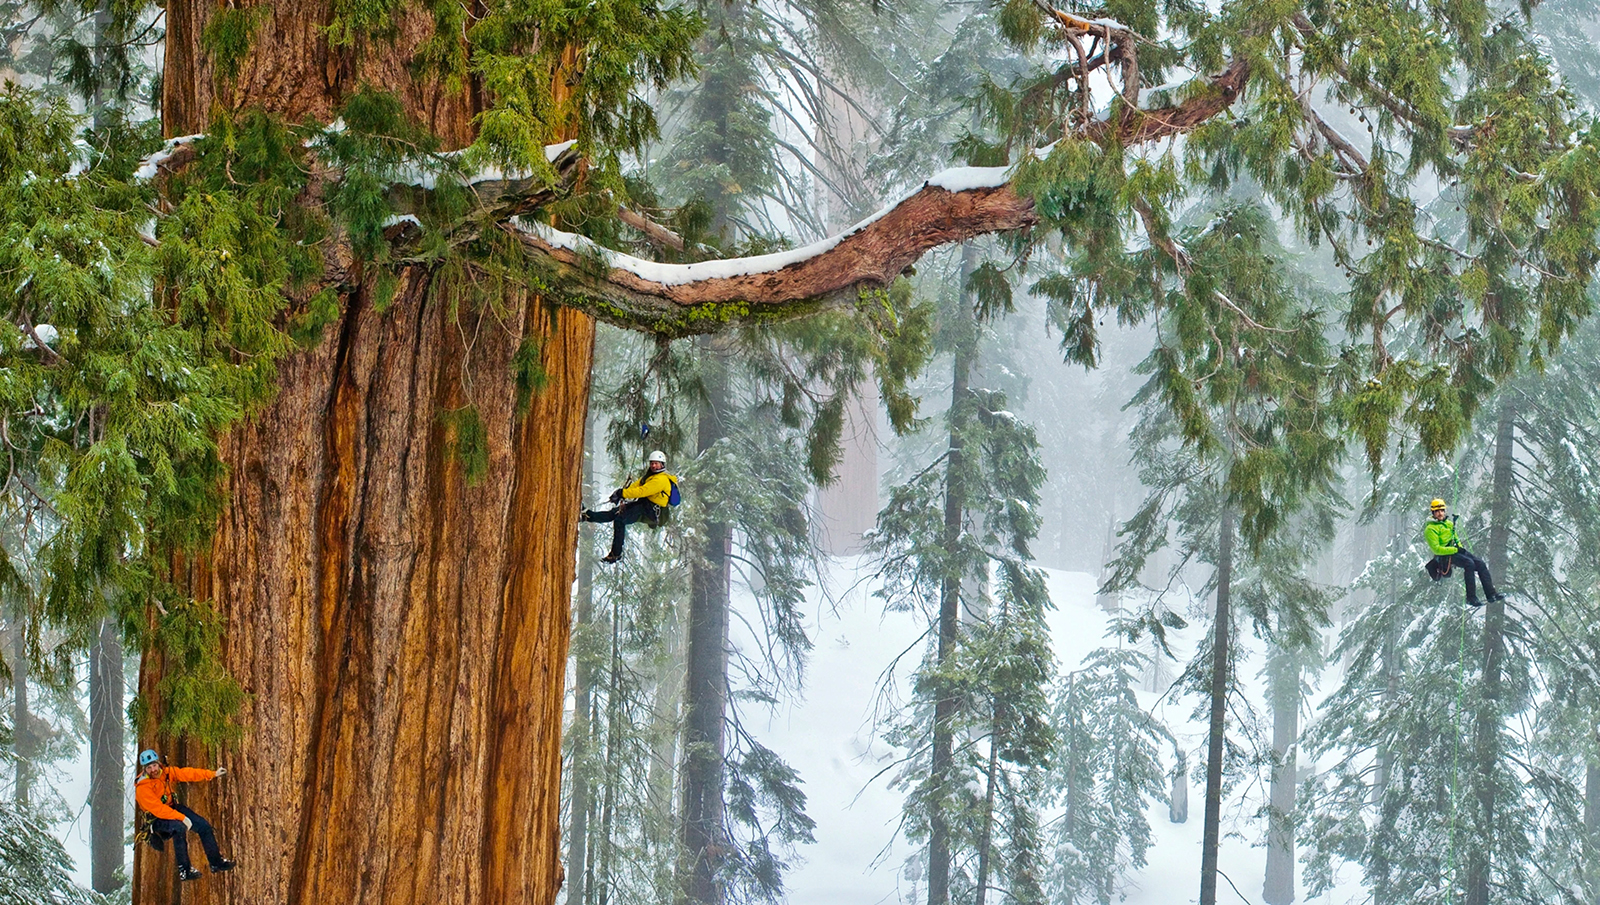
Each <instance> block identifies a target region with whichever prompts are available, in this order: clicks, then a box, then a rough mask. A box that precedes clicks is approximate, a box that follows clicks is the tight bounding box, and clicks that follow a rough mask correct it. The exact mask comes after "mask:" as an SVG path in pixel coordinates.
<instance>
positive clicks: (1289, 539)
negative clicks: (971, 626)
mask: <svg viewBox="0 0 1600 905" xmlns="http://www.w3.org/2000/svg"><path fill="white" fill-rule="evenodd" d="M1181 241H1182V247H1183V248H1184V249H1185V251H1184V258H1185V259H1186V261H1187V262H1188V263H1187V264H1186V265H1185V266H1186V267H1192V271H1191V272H1189V273H1188V274H1187V276H1186V277H1185V278H1183V279H1178V280H1174V281H1172V282H1169V283H1168V284H1167V286H1166V287H1163V286H1162V285H1161V284H1156V285H1155V286H1154V287H1151V291H1154V292H1157V293H1171V294H1172V295H1174V296H1178V297H1179V298H1176V299H1170V300H1168V301H1167V302H1166V303H1165V307H1167V308H1168V309H1169V310H1171V311H1172V312H1173V314H1172V316H1171V323H1170V324H1169V325H1166V326H1165V327H1164V329H1163V331H1162V336H1161V338H1159V339H1158V342H1157V345H1156V348H1155V350H1154V351H1153V352H1152V353H1151V354H1150V356H1149V358H1148V359H1146V361H1145V363H1144V364H1143V365H1142V369H1143V370H1144V371H1145V373H1148V374H1149V375H1150V380H1149V382H1148V383H1147V384H1146V385H1145V387H1144V388H1143V389H1141V390H1140V392H1139V395H1138V396H1137V397H1135V403H1136V404H1140V405H1142V406H1144V407H1145V408H1146V413H1145V415H1144V416H1143V417H1142V419H1141V424H1140V427H1139V428H1138V429H1137V431H1136V435H1135V441H1136V444H1137V446H1136V450H1137V451H1136V457H1138V458H1140V459H1141V460H1142V462H1143V463H1144V466H1143V468H1144V475H1143V477H1144V480H1145V483H1146V484H1147V485H1148V486H1150V487H1151V488H1152V491H1151V496H1150V498H1149V499H1148V500H1147V501H1146V503H1145V504H1144V506H1143V508H1142V509H1141V510H1140V511H1139V512H1138V513H1137V514H1136V515H1135V516H1134V518H1133V519H1131V520H1130V521H1129V522H1128V524H1127V525H1126V526H1125V527H1124V530H1123V533H1124V536H1125V539H1124V541H1123V544H1122V546H1121V555H1120V556H1119V558H1118V562H1117V563H1116V564H1115V568H1114V571H1113V575H1112V577H1111V579H1110V580H1109V581H1108V582H1107V588H1108V589H1109V590H1121V589H1125V588H1128V587H1131V586H1132V585H1134V584H1135V583H1136V582H1137V579H1138V576H1139V574H1140V573H1141V572H1142V571H1143V569H1144V564H1145V560H1146V557H1147V556H1148V555H1149V554H1150V552H1151V551H1152V550H1154V549H1156V548H1158V547H1160V546H1162V545H1163V544H1165V543H1166V538H1167V531H1168V521H1169V519H1174V520H1176V522H1177V524H1178V527H1179V532H1180V538H1181V552H1182V554H1183V556H1182V561H1187V560H1189V559H1190V558H1192V557H1196V556H1198V558H1199V559H1200V561H1202V562H1205V563H1208V564H1210V565H1212V566H1213V567H1214V569H1215V571H1214V573H1213V574H1212V576H1211V578H1210V579H1209V580H1208V582H1207V585H1206V587H1205V592H1207V593H1210V592H1214V593H1215V609H1214V612H1213V614H1212V627H1211V633H1210V638H1209V642H1208V643H1206V644H1204V645H1202V648H1201V653H1200V655H1199V656H1198V657H1197V658H1196V660H1195V662H1194V663H1193V664H1191V665H1190V668H1189V670H1188V671H1187V672H1186V674H1185V676H1184V679H1186V680H1187V682H1188V684H1190V686H1191V687H1192V688H1193V690H1195V691H1197V692H1199V693H1201V694H1203V696H1204V697H1205V699H1206V700H1207V708H1206V709H1207V710H1208V713H1209V728H1208V731H1207V752H1206V772H1205V775H1206V802H1205V807H1206V816H1205V830H1204V834H1205V835H1204V839H1203V842H1202V850H1201V873H1200V883H1201V885H1200V901H1201V903H1202V905H1212V903H1214V902H1215V901H1216V895H1217V864H1218V852H1219V850H1220V847H1221V839H1222V828H1221V816H1222V797H1223V792H1224V785H1225V777H1226V776H1227V775H1228V774H1229V773H1232V772H1235V771H1237V770H1238V769H1239V768H1240V766H1242V765H1241V764H1232V765H1230V763H1228V761H1229V760H1235V759H1237V758H1238V757H1239V756H1240V755H1239V753H1238V752H1236V753H1235V754H1234V755H1233V757H1226V753H1227V751H1228V749H1229V747H1230V746H1229V743H1228V739H1227V725H1226V724H1227V718H1226V717H1227V712H1228V704H1229V701H1230V699H1232V698H1235V697H1237V694H1238V690H1237V687H1238V680H1237V676H1236V675H1235V666H1234V664H1235V661H1236V655H1235V652H1234V650H1233V648H1234V646H1235V645H1236V633H1237V630H1238V629H1237V625H1236V619H1237V617H1236V615H1235V613H1236V612H1241V613H1243V614H1245V615H1248V616H1249V617H1250V618H1251V619H1252V621H1253V622H1254V624H1255V625H1256V627H1257V630H1258V631H1259V632H1261V633H1263V634H1266V635H1268V636H1269V637H1276V638H1277V639H1279V643H1282V644H1284V645H1288V646H1305V645H1306V644H1307V643H1309V640H1310V638H1311V636H1312V632H1313V631H1314V630H1315V629H1316V628H1317V627H1319V626H1320V625H1321V624H1323V623H1325V622H1326V619H1327V615H1326V608H1327V602H1326V600H1325V599H1324V598H1323V596H1322V595H1320V594H1319V593H1317V592H1316V591H1315V590H1314V589H1312V588H1310V587H1309V586H1308V584H1307V582H1306V581H1305V580H1304V579H1303V578H1302V575H1303V568H1304V560H1305V558H1306V557H1305V550H1304V546H1303V544H1304V543H1305V540H1306V539H1307V538H1309V537H1314V536H1316V533H1315V532H1308V531H1305V530H1304V529H1303V528H1301V530H1294V529H1296V528H1297V527H1300V526H1302V525H1304V519H1303V518H1297V515H1299V514H1300V513H1301V512H1303V511H1304V510H1305V509H1306V507H1307V505H1308V504H1309V503H1311V502H1312V501H1319V498H1322V499H1325V498H1326V496H1327V494H1328V493H1329V490H1330V487H1331V481H1332V477H1333V468H1334V465H1335V463H1336V461H1337V458H1338V456H1339V454H1340V451H1341V449H1342V444H1341V442H1340V441H1339V439H1338V437H1337V435H1336V431H1334V430H1333V429H1332V427H1331V425H1329V424H1328V420H1329V415H1328V412H1327V408H1326V406H1327V399H1328V394H1329V391H1330V388H1329V386H1328V384H1327V374H1328V370H1327V365H1328V364H1329V350H1328V346H1327V343H1326V340H1325V338H1324V330H1325V327H1324V324H1323V322H1322V320H1321V315H1320V312H1319V310H1318V309H1317V308H1316V306H1315V304H1314V299H1311V298H1309V297H1308V296H1307V294H1306V292H1305V291H1304V289H1303V288H1302V287H1298V286H1296V285H1295V283H1294V281H1293V280H1292V279H1291V278H1290V276H1289V274H1288V273H1287V272H1286V266H1285V262H1284V258H1285V253H1284V251H1283V249H1282V248H1281V247H1280V246H1279V245H1278V243H1277V236H1276V232H1275V227H1274V226H1273V224H1272V223H1271V221H1270V220H1268V219H1267V217H1266V215H1265V212H1264V211H1263V210H1262V209H1261V208H1260V207H1256V206H1250V205H1238V206H1230V207H1224V208H1223V209H1221V210H1220V211H1218V212H1217V214H1216V215H1215V216H1214V218H1213V219H1212V220H1211V222H1210V223H1207V224H1205V225H1204V226H1201V227H1199V228H1198V229H1195V230H1192V231H1191V232H1190V233H1188V234H1186V235H1185V236H1184V237H1183V238H1182V240H1181ZM1149 253H1150V254H1152V255H1156V256H1158V260H1159V259H1160V258H1159V256H1160V255H1162V254H1164V253H1163V252H1161V251H1160V250H1159V249H1152V250H1151V251H1150V252H1149ZM1055 291H1056V292H1057V294H1065V292H1066V291H1070V287H1059V288H1057V289H1056V290H1055ZM1169 337H1170V338H1169ZM1180 567H1181V566H1180ZM1241 579H1244V580H1241ZM1143 622H1144V624H1145V625H1146V626H1148V627H1150V628H1151V629H1153V630H1156V631H1161V630H1162V629H1163V628H1164V626H1163V623H1162V617H1161V616H1159V615H1158V614H1157V613H1155V612H1151V613H1150V614H1147V615H1146V616H1145V617H1144V619H1143Z"/></svg>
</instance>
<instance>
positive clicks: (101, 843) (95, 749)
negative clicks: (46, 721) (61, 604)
mask: <svg viewBox="0 0 1600 905" xmlns="http://www.w3.org/2000/svg"><path fill="white" fill-rule="evenodd" d="M124 689H125V685H124V680H123V674H122V634H121V632H120V631H118V629H117V624H116V622H115V621H114V620H112V619H109V618H107V619H103V620H101V622H100V633H99V635H98V636H97V637H96V638H95V643H94V647H92V648H91V649H90V651H89V864H90V881H91V883H92V884H93V886H94V891H95V892H113V891H115V890H116V889H117V888H118V887H119V886H121V885H122V880H121V879H120V878H119V877H118V876H117V874H118V872H119V871H120V870H121V869H122V864H123V855H124V853H125V852H126V851H127V848H126V846H125V845H124V844H123V837H124V826H125V825H126V822H127V821H126V819H125V816H124V810H123V808H124V804H123V801H124V796H125V793H126V790H127V783H128V777H129V773H128V765H127V764H126V762H124V761H123V759H122V747H123V734H122V722H123V719H124V715H123V714H124V710H123V692H124Z"/></svg>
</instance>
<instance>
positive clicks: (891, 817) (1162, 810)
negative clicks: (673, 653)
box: [50, 557, 1366, 905]
mask: <svg viewBox="0 0 1600 905" xmlns="http://www.w3.org/2000/svg"><path fill="white" fill-rule="evenodd" d="M831 565H832V568H831V570H830V573H829V574H828V576H827V578H826V579H825V584H826V586H825V587H824V588H813V589H812V595H811V599H810V601H809V603H810V609H809V623H808V625H807V629H808V631H809V633H810V635H811V638H812V640H813V641H814V643H815V645H816V646H815V649H814V650H813V651H812V654H811V658H810V661H809V663H808V665H807V668H806V676H805V689H804V694H803V699H802V700H800V701H798V702H792V703H785V704H783V705H781V706H780V707H779V708H778V709H777V710H776V711H775V712H774V714H773V715H772V716H771V718H770V719H752V720H750V723H749V724H748V728H750V729H753V730H754V731H755V733H756V734H757V735H758V736H759V737H760V738H761V740H762V741H763V743H764V744H766V745H768V746H769V747H771V748H772V749H773V750H774V751H776V752H778V753H779V754H780V755H782V756H783V757H784V758H785V759H787V760H788V762H789V763H790V764H791V765H792V766H794V767H795V768H796V769H798V770H799V772H800V776H801V778H802V779H803V780H804V782H805V785H804V790H805V792H806V795H807V797H808V802H807V810H808V812H809V814H810V816H811V817H812V818H813V819H815V820H816V821H817V827H816V831H815V836H816V840H817V841H816V844H815V845H809V846H805V847H803V849H802V850H801V852H800V860H799V862H798V863H796V864H795V865H794V868H793V870H792V871H791V873H789V875H788V876H787V878H786V886H787V887H788V900H789V902H790V903H791V905H916V903H917V902H918V901H919V900H920V898H921V897H922V896H924V895H925V892H924V891H923V890H922V888H921V887H920V886H919V884H918V883H917V881H916V878H915V877H914V876H912V875H909V874H908V872H907V870H906V858H907V856H908V855H909V854H910V852H911V848H910V846H909V845H907V843H906V842H905V840H904V839H903V838H899V837H898V836H897V832H896V830H897V827H898V823H899V819H900V805H901V800H902V794H901V792H900V791H898V790H896V789H893V788H891V787H890V786H891V783H890V779H891V776H892V774H893V773H894V770H893V768H892V764H893V760H894V757H895V752H894V751H893V750H892V749H891V748H890V747H889V746H887V745H886V744H885V743H884V742H883V741H882V740H881V739H879V738H877V736H876V734H875V733H874V730H873V722H874V719H873V715H874V710H875V708H878V707H882V706H887V705H885V704H884V702H882V701H881V700H880V699H879V694H878V693H879V691H880V690H881V685H882V679H883V676H884V674H885V671H886V670H888V669H890V667H891V665H892V664H894V661H895V660H896V658H897V657H898V658H899V662H898V664H897V665H896V666H895V672H894V682H893V683H892V689H891V692H890V693H892V694H899V695H901V696H902V697H903V696H904V693H905V691H906V688H907V687H908V686H907V683H908V681H909V676H910V675H911V673H912V671H913V670H914V669H915V667H916V664H917V661H918V659H919V657H920V656H921V652H922V647H921V641H920V640H919V639H920V636H921V632H922V631H923V628H924V626H925V622H923V621H922V617H921V616H920V615H918V614H913V613H886V612H884V608H883V604H882V601H881V600H879V599H878V598H876V597H875V596H873V594H874V592H875V591H876V590H877V584H876V582H875V581H874V580H873V576H872V575H871V574H870V572H869V571H868V569H869V566H870V564H869V563H868V562H867V561H865V560H862V559H857V558H852V557H846V558H843V559H837V560H833V561H832V563H831ZM1046 573H1047V575H1048V576H1049V584H1050V595H1051V599H1052V601H1053V602H1054V604H1055V609H1054V610H1053V611H1052V612H1051V613H1050V618H1049V622H1050V629H1051V637H1052V638H1053V639H1054V646H1055V655H1056V666H1057V670H1058V674H1059V673H1065V672H1067V671H1070V670H1072V669H1075V668H1076V667H1077V666H1078V664H1079V663H1080V662H1081V661H1082V660H1083V658H1084V656H1085V655H1086V654H1088V653H1089V652H1090V651H1092V650H1094V649H1096V648H1098V647H1102V646H1106V645H1111V646H1115V645H1116V644H1117V643H1118V641H1117V639H1116V638H1114V637H1108V636H1107V629H1108V627H1109V625H1110V622H1111V620H1112V619H1113V618H1114V614H1113V613H1107V612H1106V611H1105V610H1102V609H1101V608H1100V607H1099V606H1098V605H1097V604H1096V602H1095V588H1096V584H1097V583H1096V580H1095V578H1094V576H1092V575H1089V574H1087V573H1083V572H1061V571H1055V570H1046ZM1180 593H1181V589H1180ZM734 605H735V607H736V608H737V609H740V610H742V611H743V612H744V615H746V616H747V617H750V618H754V617H753V615H752V613H751V611H752V610H753V608H754V603H753V601H752V599H751V597H750V595H749V593H748V591H745V590H743V589H736V591H735V601H734ZM1184 615H1185V617H1186V618H1188V619H1189V621H1190V625H1189V627H1188V628H1187V629H1185V630H1184V631H1181V632H1177V633H1174V634H1173V635H1172V636H1171V637H1172V640H1173V642H1174V651H1175V653H1176V654H1177V655H1178V657H1179V662H1173V661H1171V660H1168V661H1165V662H1163V663H1162V664H1161V665H1160V669H1159V672H1158V673H1157V676H1156V682H1155V684H1156V685H1157V686H1158V687H1159V689H1160V690H1159V691H1144V690H1141V691H1139V693H1138V694H1139V702H1140V704H1141V705H1142V706H1143V707H1145V708H1146V709H1147V710H1149V711H1151V712H1152V713H1153V714H1154V715H1155V716H1156V717H1157V718H1159V719H1160V720H1161V721H1162V722H1163V723H1164V724H1165V725H1166V726H1167V728H1168V729H1169V730H1170V731H1171V732H1172V733H1173V734H1174V735H1175V736H1176V737H1177V738H1178V740H1179V742H1180V744H1181V745H1182V746H1183V747H1184V749H1185V750H1186V751H1188V752H1190V753H1189V758H1190V759H1189V764H1190V766H1191V768H1193V766H1194V765H1195V764H1197V763H1201V764H1203V759H1204V746H1205V722H1204V719H1203V716H1197V715H1196V712H1195V710H1196V704H1197V701H1196V699H1195V698H1193V697H1186V696H1182V695H1179V694H1177V693H1176V692H1174V693H1173V694H1170V695H1168V694H1164V692H1165V691H1166V689H1167V686H1168V685H1170V684H1171V682H1172V679H1173V678H1174V677H1175V676H1176V675H1177V673H1178V672H1179V671H1180V670H1181V662H1182V661H1183V660H1185V659H1186V658H1187V657H1189V656H1190V655H1191V654H1192V653H1193V645H1194V641H1195V639H1196V638H1197V637H1198V635H1199V633H1200V632H1203V631H1205V630H1206V624H1205V623H1206V620H1205V619H1204V618H1203V614H1196V613H1190V612H1185V614H1184ZM739 625H740V622H739V620H738V619H737V618H736V619H735V620H734V629H733V631H734V634H735V637H734V638H733V639H732V640H733V643H735V644H739V643H740V641H741V639H740V638H738V632H739V628H738V626H739ZM1334 631H1335V630H1333V629H1330V630H1329V633H1330V634H1329V641H1330V644H1331V640H1332V633H1333V632H1334ZM1240 641H1241V645H1242V648H1243V650H1244V651H1245V652H1246V654H1247V659H1246V660H1244V661H1243V662H1241V664H1240V666H1239V669H1240V672H1239V676H1240V679H1241V681H1242V684H1243V686H1244V689H1245V693H1246V695H1247V696H1248V697H1249V698H1250V699H1252V700H1257V701H1259V700H1264V699H1265V693H1264V689H1263V683H1262V680H1261V678H1260V676H1259V675H1258V673H1259V672H1260V669H1261V666H1262V662H1263V656H1262V651H1261V644H1260V642H1259V640H1258V639H1255V638H1253V637H1251V636H1250V635H1249V634H1248V633H1244V634H1243V635H1242V636H1241V638H1240ZM1337 684H1338V664H1336V663H1335V664H1330V665H1329V668H1328V669H1326V670H1325V671H1324V672H1323V673H1322V675H1321V677H1320V681H1319V682H1318V686H1319V688H1321V689H1329V688H1333V687H1336V686H1337ZM1320 697H1321V692H1318V693H1317V694H1315V695H1314V696H1313V699H1312V700H1311V701H1310V702H1308V705H1307V712H1306V713H1303V714H1302V719H1305V718H1307V717H1308V716H1310V715H1311V714H1314V713H1315V706H1316V704H1317V703H1318V701H1319V700H1320ZM1230 718H1232V717H1231V715H1230ZM87 760H88V757H87V746H84V748H83V749H82V750H81V751H80V755H79V757H78V758H75V759H73V760H72V761H62V762H59V763H57V764H56V765H54V766H53V768H52V770H51V772H52V774H53V775H52V776H51V777H50V779H51V781H52V782H53V783H54V784H55V786H56V788H57V789H58V790H59V791H60V793H61V795H62V798H63V799H64V800H65V801H66V802H68V803H69V805H70V806H73V807H76V808H77V809H78V811H79V813H78V814H77V816H76V818H75V819H71V820H69V821H66V822H64V823H63V824H61V825H59V826H58V827H57V832H58V833H59V834H60V835H61V837H62V841H63V842H64V843H65V845H66V847H67V851H68V853H69V854H70V855H71V856H72V858H73V861H74V867H75V872H74V878H75V879H76V881H77V882H78V883H79V884H81V885H83V886H85V887H87V886H88V885H89V839H88V821H87V806H86V805H84V804H83V803H84V802H85V801H86V800H87V797H88V775H89V770H88V762H87ZM1170 766H1171V765H1170V763H1169V764H1168V767H1169V768H1170ZM886 768H889V769H887V770H886ZM1302 768H1303V765H1302ZM1191 772H1192V769H1191ZM880 773H882V775H878V774H880ZM1266 780H1267V777H1266V776H1265V775H1264V771H1263V775H1262V776H1261V777H1259V779H1255V780H1253V781H1252V780H1247V781H1243V782H1240V783H1238V784H1237V786H1236V787H1235V788H1234V790H1233V794H1232V795H1231V796H1230V797H1229V799H1228V801H1227V802H1226V805H1225V808H1224V811H1223V817H1224V827H1223V832H1224V834H1225V838H1224V840H1223V846H1222V853H1221V867H1222V871H1223V873H1224V874H1226V876H1227V878H1228V879H1230V880H1231V881H1232V883H1233V884H1234V885H1236V886H1237V887H1238V893H1236V892H1235V891H1234V890H1233V889H1232V888H1230V887H1229V885H1228V883H1227V882H1226V881H1225V882H1223V883H1221V884H1220V887H1221V888H1220V890H1219V902H1221V903H1226V905H1233V903H1245V905H1258V903H1260V901H1261V883H1262V877H1263V873H1264V870H1265V864H1266V849H1265V848H1264V847H1263V840H1264V836H1265V830H1264V821H1263V820H1262V819H1261V818H1259V817H1257V816H1256V814H1257V811H1258V810H1259V808H1260V807H1261V805H1262V803H1263V802H1264V801H1265V799H1266V794H1267V789H1266ZM1203 796H1204V788H1203V786H1202V785H1200V784H1199V783H1196V782H1193V781H1191V782H1190V788H1189V819H1188V821H1187V822H1186V823H1183V824H1174V823H1172V822H1171V821H1170V820H1169V819H1168V814H1167V806H1166V805H1165V804H1160V803H1158V804H1155V805H1152V806H1151V808H1150V809H1149V813H1148V814H1147V819H1148V820H1149V822H1150V826H1151V829H1152V833H1153V836H1154V844H1153V846H1152V848H1151V851H1150V856H1149V863H1148V864H1147V865H1146V866H1145V867H1143V868H1141V869H1139V870H1135V871H1133V872H1131V873H1130V874H1129V876H1128V880H1127V886H1126V888H1125V889H1124V890H1123V892H1124V893H1125V894H1126V895H1127V899H1126V903H1127V905H1177V903H1183V902H1194V901H1196V900H1197V899H1198V892H1199V875H1200V836H1201V831H1202V825H1203V822H1204V813H1205V803H1204V797H1203ZM130 806H131V801H130ZM1044 816H1045V818H1046V819H1049V818H1050V817H1054V816H1056V815H1055V814H1046V815H1044ZM219 835H220V838H221V839H222V841H223V844H224V846H226V845H227V831H226V828H223V829H222V830H221V832H220V833H219ZM130 860H131V859H130ZM1239 893H1242V894H1243V895H1242V896H1241V895H1240V894H1239ZM1365 898H1366V895H1365V893H1364V891H1363V890H1362V889H1361V885H1360V878H1359V877H1358V876H1357V875H1356V871H1355V869H1353V868H1346V870H1345V872H1344V875H1342V876H1341V883H1340V884H1339V886H1338V888H1336V889H1335V890H1334V891H1332V892H1330V893H1328V894H1325V895H1323V896H1321V897H1319V898H1317V899H1310V900H1308V899H1307V897H1306V892H1305V887H1304V885H1303V883H1302V884H1300V885H1299V887H1298V894H1297V896H1296V901H1297V902H1305V901H1313V902H1319V903H1328V905H1346V903H1355V902H1361V901H1363V900H1365Z"/></svg>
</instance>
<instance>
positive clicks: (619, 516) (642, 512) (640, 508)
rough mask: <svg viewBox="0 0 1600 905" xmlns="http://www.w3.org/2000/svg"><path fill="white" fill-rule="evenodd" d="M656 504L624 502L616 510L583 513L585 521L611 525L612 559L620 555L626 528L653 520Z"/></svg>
mask: <svg viewBox="0 0 1600 905" xmlns="http://www.w3.org/2000/svg"><path fill="white" fill-rule="evenodd" d="M655 514H656V504H655V503H652V502H650V501H649V500H624V501H623V502H622V505H620V506H618V507H617V508H616V509H591V510H589V511H588V512H587V513H585V521H590V522H610V523H611V557H612V558H613V559H615V558H617V557H619V556H621V555H622V541H623V538H624V537H625V536H626V535H627V533H628V526H629V525H631V524H633V523H634V522H638V521H643V520H644V519H651V520H654V518H655Z"/></svg>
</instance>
